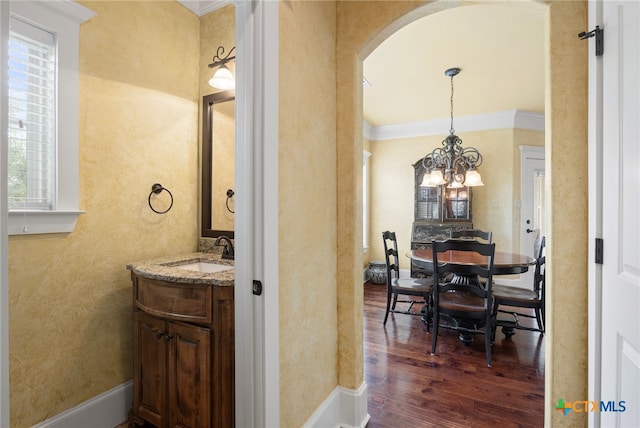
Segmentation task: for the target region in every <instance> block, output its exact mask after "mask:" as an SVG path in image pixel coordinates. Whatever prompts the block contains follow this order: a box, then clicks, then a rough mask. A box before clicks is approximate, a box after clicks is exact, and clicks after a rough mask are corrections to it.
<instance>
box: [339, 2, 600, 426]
mask: <svg viewBox="0 0 640 428" xmlns="http://www.w3.org/2000/svg"><path fill="white" fill-rule="evenodd" d="M516 3H517V4H516ZM420 4H421V3H411V2H387V1H372V2H367V1H362V2H340V3H338V17H339V19H338V51H337V52H338V64H337V73H338V75H337V81H338V92H337V94H338V107H337V110H338V120H337V125H338V135H337V140H338V177H339V181H338V189H339V192H338V233H339V236H340V241H339V242H338V255H339V259H338V278H340V283H339V287H338V301H339V305H340V306H339V313H338V316H339V321H340V323H339V325H340V330H339V332H340V336H339V337H340V344H341V347H340V349H341V351H342V350H343V349H345V350H348V349H351V350H353V351H354V352H353V353H351V354H349V353H347V352H344V353H343V352H341V354H340V362H343V361H345V364H344V365H342V364H341V365H340V378H339V379H340V385H343V386H345V387H349V388H354V387H357V386H359V384H360V382H361V379H362V372H363V368H362V365H361V364H357V363H353V361H360V359H357V358H353V357H354V356H355V355H357V353H358V351H357V350H356V348H357V347H361V346H362V345H361V344H362V338H361V337H358V335H357V333H352V332H353V331H359V330H360V329H361V321H360V323H359V322H358V319H359V318H361V317H362V315H361V309H362V296H361V295H362V293H361V292H359V291H358V290H359V289H360V290H361V285H360V288H358V285H359V282H360V281H359V275H360V274H361V273H360V272H359V270H360V268H361V266H362V260H361V259H360V254H361V252H360V251H359V248H360V241H361V233H362V231H361V230H359V225H358V220H357V219H359V216H360V215H361V212H362V207H361V205H360V204H361V202H360V198H359V197H358V195H359V194H361V186H362V181H361V177H359V176H358V171H359V168H358V164H359V162H360V155H361V153H362V106H361V103H362V89H361V79H362V59H363V58H365V57H366V55H367V54H368V53H369V52H371V50H373V49H374V48H375V47H376V46H377V45H378V44H379V43H380V42H381V41H382V40H384V39H385V38H386V37H388V36H389V35H390V34H391V33H392V32H393V31H395V30H397V29H398V28H400V27H402V26H403V25H406V24H407V23H409V22H411V21H413V20H414V19H416V18H418V17H422V16H425V15H426V14H429V13H435V12H437V11H438V10H439V9H442V8H446V7H454V6H456V4H454V2H434V3H431V4H427V5H426V6H424V7H420V8H418V6H420ZM422 4H424V3H422ZM513 4H514V7H537V8H543V9H544V10H545V13H546V14H547V25H548V27H547V31H548V33H547V34H548V36H549V44H548V46H549V56H548V58H547V64H546V66H547V73H548V74H547V85H546V92H547V105H546V108H545V110H546V113H547V114H546V117H547V125H546V131H545V138H546V163H547V167H546V170H547V176H546V194H547V195H548V196H547V198H548V199H547V201H548V202H549V203H548V204H547V207H548V218H550V220H551V224H550V225H549V234H548V237H549V238H548V244H547V245H548V248H547V250H548V253H547V254H548V258H547V260H548V269H549V271H548V272H549V275H548V282H547V284H548V290H549V293H548V295H547V296H548V297H547V299H548V302H549V303H550V304H549V305H548V313H547V317H548V318H547V321H548V329H549V330H548V331H549V334H547V335H546V336H545V338H546V345H547V346H546V362H547V365H546V385H547V386H546V395H545V400H546V405H545V409H546V410H545V412H546V414H545V416H546V417H545V421H546V422H545V423H546V425H548V426H566V425H567V424H568V422H567V420H563V419H562V417H563V416H562V415H560V414H559V413H558V412H554V411H553V405H554V404H553V402H554V400H555V401H556V402H557V400H558V398H565V399H573V398H571V397H586V394H587V367H586V366H587V328H586V326H587V286H586V284H587V278H586V276H587V249H586V246H585V245H584V236H586V231H587V219H586V212H587V195H586V188H587V186H586V178H587V171H586V150H585V148H586V145H587V134H586V130H587V117H586V114H587V75H586V73H587V71H586V70H587V67H586V64H587V46H585V44H580V41H579V39H578V38H577V37H576V31H581V30H580V28H586V24H587V4H586V2H584V1H568V2H560V1H556V2H548V4H544V3H543V2H534V1H532V2H527V3H523V2H514V3H513ZM414 9H415V10H414ZM412 10H413V12H412V13H407V12H410V11H412ZM576 153H578V154H579V155H580V156H582V157H583V159H578V160H577V161H576V158H575V155H576ZM566 165H572V168H566ZM567 212H571V213H575V216H572V217H571V219H570V220H569V219H567V217H566V213H567ZM360 229H361V227H360ZM555 284H559V285H560V286H558V287H557V288H556V287H554V285H555ZM347 358H350V359H349V360H347ZM578 399H579V398H578ZM570 424H572V425H573V426H584V425H586V415H574V419H573V420H572V421H571V422H570Z"/></svg>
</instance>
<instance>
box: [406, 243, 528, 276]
mask: <svg viewBox="0 0 640 428" xmlns="http://www.w3.org/2000/svg"><path fill="white" fill-rule="evenodd" d="M407 256H409V258H410V259H411V262H412V263H414V264H415V265H416V266H420V267H422V268H426V269H430V270H433V253H432V251H431V247H427V248H423V249H415V250H411V253H409V254H407ZM438 261H439V262H441V263H456V264H468V265H479V266H486V265H487V263H488V258H487V257H485V256H481V255H480V254H478V253H474V252H470V251H447V252H446V253H443V254H441V255H439V256H438ZM535 263H536V260H535V259H534V258H533V257H529V256H526V255H524V254H517V253H508V252H504V251H496V252H495V255H494V258H493V274H494V275H511V274H518V273H524V272H526V271H528V270H529V266H532V265H534V264H535Z"/></svg>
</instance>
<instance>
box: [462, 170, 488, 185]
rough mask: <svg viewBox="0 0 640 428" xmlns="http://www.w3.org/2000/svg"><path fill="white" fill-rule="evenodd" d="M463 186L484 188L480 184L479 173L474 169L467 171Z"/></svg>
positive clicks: (481, 183)
mask: <svg viewBox="0 0 640 428" xmlns="http://www.w3.org/2000/svg"><path fill="white" fill-rule="evenodd" d="M464 184H465V186H469V187H476V186H484V183H483V182H482V177H480V173H479V172H478V171H476V170H475V169H470V170H469V171H467V173H466V175H465V179H464Z"/></svg>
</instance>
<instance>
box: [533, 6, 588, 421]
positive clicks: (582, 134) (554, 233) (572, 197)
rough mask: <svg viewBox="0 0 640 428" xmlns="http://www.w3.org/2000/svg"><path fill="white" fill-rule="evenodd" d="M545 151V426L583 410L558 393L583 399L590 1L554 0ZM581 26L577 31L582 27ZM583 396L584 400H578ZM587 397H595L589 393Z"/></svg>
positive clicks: (584, 417) (582, 416)
mask: <svg viewBox="0 0 640 428" xmlns="http://www.w3.org/2000/svg"><path fill="white" fill-rule="evenodd" d="M548 16H549V39H550V44H549V53H550V58H549V62H548V63H547V73H548V74H547V76H548V77H547V85H546V87H547V103H546V106H545V110H546V111H547V112H548V114H547V117H548V118H549V120H548V121H547V122H546V129H547V132H546V135H547V138H546V141H547V144H546V151H545V183H546V187H545V194H546V195H547V196H546V198H547V202H548V203H547V218H548V219H550V222H549V225H548V226H549V228H548V230H549V233H548V236H550V239H547V266H548V267H547V269H548V270H547V284H548V286H547V290H548V291H547V302H550V304H549V305H547V308H548V309H547V313H546V316H547V324H548V325H549V328H548V330H547V331H548V334H547V336H546V337H551V338H553V340H551V341H547V343H546V346H545V351H546V355H545V360H546V361H547V362H548V363H547V369H546V378H545V382H546V388H545V391H546V396H545V400H546V402H547V404H546V406H545V409H546V413H545V421H546V424H547V425H549V426H553V427H559V426H569V425H571V426H586V425H587V415H586V414H585V413H583V414H574V415H572V416H571V419H570V420H567V418H568V417H569V416H567V417H566V418H565V417H564V416H563V415H562V413H560V412H557V411H554V410H553V406H554V405H555V403H557V402H558V399H559V398H563V399H565V400H567V401H569V400H573V399H574V398H573V397H587V343H588V337H587V313H588V307H587V268H588V262H587V255H588V254H587V245H586V242H585V237H586V236H587V235H588V231H587V198H588V196H587V178H588V171H587V101H588V97H587V94H588V82H587V69H588V67H587V66H586V64H587V61H588V55H593V50H590V49H589V48H590V46H588V44H587V46H585V44H583V43H580V42H581V40H580V39H578V38H577V37H576V35H575V31H574V29H576V28H586V27H587V2H586V1H570V2H560V1H552V2H550V6H549V15H548ZM580 31H582V30H580ZM576 399H577V400H582V398H576ZM585 399H593V397H588V398H585Z"/></svg>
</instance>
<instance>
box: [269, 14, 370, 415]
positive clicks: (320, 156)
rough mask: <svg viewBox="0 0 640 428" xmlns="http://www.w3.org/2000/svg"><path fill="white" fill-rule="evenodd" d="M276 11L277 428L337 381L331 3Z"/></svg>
mask: <svg viewBox="0 0 640 428" xmlns="http://www.w3.org/2000/svg"><path fill="white" fill-rule="evenodd" d="M279 9H280V12H279V19H280V46H279V48H280V93H279V96H280V99H279V102H280V119H279V132H280V135H279V145H280V147H279V157H278V162H279V165H278V173H279V187H278V192H279V200H278V204H279V260H280V266H279V269H278V270H279V279H280V284H279V287H280V298H279V306H280V308H281V311H280V391H281V392H280V426H283V427H297V426H301V425H302V424H303V423H304V421H305V420H307V419H308V418H309V417H310V416H311V414H312V413H313V412H314V411H315V410H316V409H317V408H318V406H320V404H321V403H322V401H323V400H324V399H326V398H327V396H328V395H329V393H331V391H333V389H334V388H335V387H336V386H337V384H338V376H337V368H338V352H339V351H338V338H337V331H338V325H337V324H338V317H337V306H338V302H337V295H336V294H337V288H336V240H337V239H338V237H337V235H336V221H337V220H336V148H335V135H336V126H335V118H336V81H335V49H336V32H335V31H336V30H335V22H336V6H335V3H334V2H324V1H318V2H315V1H310V2H295V1H294V2H282V3H280V8H279ZM359 158H360V159H362V151H360V155H359ZM360 165H362V162H360ZM359 249H360V252H362V243H360V246H359ZM361 272H362V271H361ZM361 275H362V274H361ZM361 286H362V281H361ZM361 316H362V315H361ZM360 343H362V342H360Z"/></svg>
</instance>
